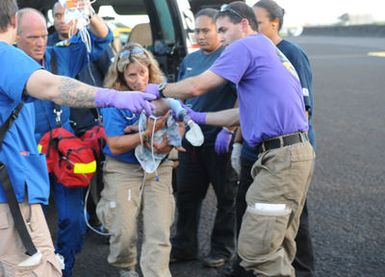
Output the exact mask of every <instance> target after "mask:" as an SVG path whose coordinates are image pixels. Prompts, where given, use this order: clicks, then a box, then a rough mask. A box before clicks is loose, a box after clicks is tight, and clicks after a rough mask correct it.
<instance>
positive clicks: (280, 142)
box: [256, 132, 309, 154]
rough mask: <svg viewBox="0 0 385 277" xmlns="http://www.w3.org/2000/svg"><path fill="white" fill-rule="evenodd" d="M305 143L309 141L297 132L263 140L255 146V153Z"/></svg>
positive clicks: (304, 134)
mask: <svg viewBox="0 0 385 277" xmlns="http://www.w3.org/2000/svg"><path fill="white" fill-rule="evenodd" d="M305 141H309V137H308V136H307V134H306V133H302V132H299V133H295V134H291V135H284V136H279V137H275V138H272V139H268V140H265V141H263V142H261V143H260V144H258V146H256V150H257V153H258V154H260V153H262V152H265V151H268V150H272V149H277V148H281V147H285V146H288V145H292V144H296V143H300V142H305Z"/></svg>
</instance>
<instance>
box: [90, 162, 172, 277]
mask: <svg viewBox="0 0 385 277" xmlns="http://www.w3.org/2000/svg"><path fill="white" fill-rule="evenodd" d="M172 164H173V163H172V162H170V161H165V162H163V163H162V164H161V165H160V166H159V168H158V174H159V181H156V179H155V174H144V171H143V169H142V168H141V167H140V166H139V165H136V164H128V163H123V162H119V161H117V160H115V159H112V158H109V157H107V160H106V163H105V167H104V189H103V191H102V194H101V197H102V198H101V200H100V202H99V204H98V206H97V210H96V212H97V215H98V217H99V219H100V221H101V222H102V223H103V225H105V226H106V227H107V228H108V230H109V231H110V233H112V235H111V238H110V253H109V255H108V262H109V263H110V264H112V265H114V266H116V267H120V268H130V269H135V265H136V261H137V250H136V242H137V235H138V234H137V233H138V216H139V213H140V211H142V216H143V244H142V252H141V258H140V265H141V269H142V272H143V275H144V276H145V277H153V276H159V277H168V276H171V274H170V270H169V265H168V264H169V257H170V251H171V243H170V228H171V225H172V223H173V220H174V211H175V201H174V196H173V194H172V185H171V177H172V176H171V175H172Z"/></svg>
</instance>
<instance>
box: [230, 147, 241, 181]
mask: <svg viewBox="0 0 385 277" xmlns="http://www.w3.org/2000/svg"><path fill="white" fill-rule="evenodd" d="M242 147H243V146H242V143H239V142H235V143H234V144H233V151H232V152H231V167H232V168H234V170H235V172H236V173H237V174H238V176H240V175H241V152H242Z"/></svg>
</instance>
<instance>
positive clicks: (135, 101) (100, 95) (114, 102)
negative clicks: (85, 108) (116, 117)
mask: <svg viewBox="0 0 385 277" xmlns="http://www.w3.org/2000/svg"><path fill="white" fill-rule="evenodd" d="M155 98H156V97H155V96H154V95H152V94H149V93H144V92H141V91H117V90H113V89H105V88H100V89H98V90H97V91H96V95H95V102H96V107H98V108H107V107H115V108H118V109H127V110H129V111H131V112H133V113H140V112H142V111H144V112H145V114H146V115H151V114H152V110H153V109H154V106H153V105H152V104H151V103H150V102H148V100H154V99H155Z"/></svg>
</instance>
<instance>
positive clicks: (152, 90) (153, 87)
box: [144, 84, 160, 99]
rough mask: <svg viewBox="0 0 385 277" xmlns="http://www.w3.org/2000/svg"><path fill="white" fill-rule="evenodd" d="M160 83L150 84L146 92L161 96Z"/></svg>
mask: <svg viewBox="0 0 385 277" xmlns="http://www.w3.org/2000/svg"><path fill="white" fill-rule="evenodd" d="M158 88H159V84H148V85H147V87H146V89H145V90H144V92H146V93H149V94H152V95H154V96H155V97H156V99H158V98H160V93H159V89H158Z"/></svg>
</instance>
